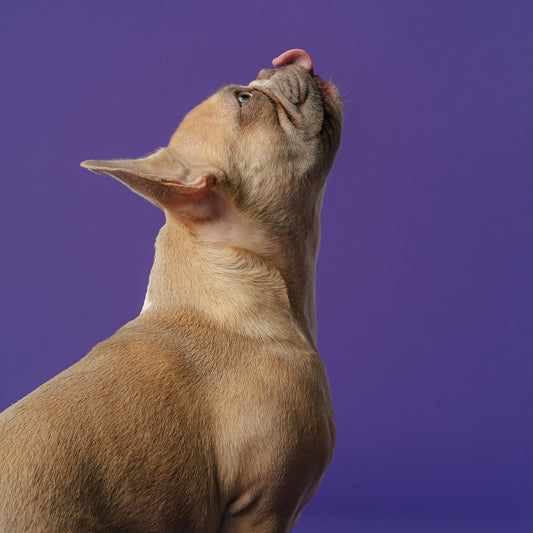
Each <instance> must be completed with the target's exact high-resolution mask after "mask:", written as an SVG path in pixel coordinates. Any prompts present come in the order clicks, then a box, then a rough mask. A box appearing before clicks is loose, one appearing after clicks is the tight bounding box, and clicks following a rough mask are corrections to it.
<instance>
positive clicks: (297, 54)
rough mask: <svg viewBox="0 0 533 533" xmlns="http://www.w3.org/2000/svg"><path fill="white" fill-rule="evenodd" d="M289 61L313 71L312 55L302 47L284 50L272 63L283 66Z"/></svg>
mask: <svg viewBox="0 0 533 533" xmlns="http://www.w3.org/2000/svg"><path fill="white" fill-rule="evenodd" d="M289 63H296V64H297V65H300V66H301V67H303V68H304V69H305V70H307V72H311V69H312V68H313V61H312V59H311V56H310V55H309V54H308V53H307V52H306V51H305V50H302V49H301V48H293V49H292V50H287V51H286V52H283V54H281V55H280V56H278V57H276V58H274V59H273V60H272V64H273V65H274V66H275V67H283V66H284V65H288V64H289Z"/></svg>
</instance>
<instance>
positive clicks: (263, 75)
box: [257, 68, 276, 80]
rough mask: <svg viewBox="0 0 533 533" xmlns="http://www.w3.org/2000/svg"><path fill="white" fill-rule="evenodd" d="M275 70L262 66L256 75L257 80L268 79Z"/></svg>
mask: <svg viewBox="0 0 533 533" xmlns="http://www.w3.org/2000/svg"><path fill="white" fill-rule="evenodd" d="M275 72H276V70H275V69H273V68H263V69H261V70H260V71H259V74H258V75H257V79H258V80H269V79H270V78H271V77H272V76H273V75H274V74H275Z"/></svg>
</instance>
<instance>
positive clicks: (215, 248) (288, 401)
mask: <svg viewBox="0 0 533 533" xmlns="http://www.w3.org/2000/svg"><path fill="white" fill-rule="evenodd" d="M273 64H274V66H276V67H282V68H277V69H271V70H268V69H263V70H261V72H260V73H259V75H258V78H257V80H255V81H253V82H251V83H250V84H249V85H248V86H236V85H230V86H227V87H224V88H222V89H220V90H219V91H218V92H217V93H215V94H214V95H213V96H211V97H210V98H209V99H207V100H206V101H205V102H203V103H202V104H200V105H199V106H198V107H196V108H195V109H193V110H192V111H191V112H190V113H189V114H188V115H187V116H186V117H185V119H184V120H183V122H182V123H181V125H180V126H179V128H178V129H177V131H176V132H175V133H174V135H173V136H172V138H171V140H170V143H169V145H168V146H167V147H166V148H163V149H161V150H159V151H157V152H156V153H154V154H152V155H150V156H148V157H144V158H142V159H131V160H129V159H127V160H111V161H94V160H91V161H85V162H84V163H82V166H83V167H85V168H87V169H89V170H91V171H93V172H97V173H99V174H105V175H108V176H111V177H113V178H116V179H118V180H120V181H121V182H123V183H124V184H125V185H127V186H128V187H129V188H130V189H132V190H133V191H135V192H136V193H138V194H140V195H141V196H143V197H144V198H146V199H147V200H149V201H150V202H152V203H154V204H155V205H157V206H159V207H160V208H161V209H162V210H163V211H164V214H165V224H164V226H163V227H162V229H161V231H160V233H159V235H158V237H157V240H156V251H155V260H154V265H153V268H152V271H151V274H150V280H149V285H148V289H147V294H146V299H145V304H144V306H143V308H142V311H141V313H140V315H139V316H138V317H137V318H135V319H134V320H132V321H131V322H129V323H127V324H126V325H125V326H123V327H122V328H121V329H119V330H118V331H117V332H116V333H115V334H114V335H113V336H112V337H110V338H109V339H107V340H105V341H103V342H101V343H100V344H98V345H97V346H96V347H95V348H94V349H93V350H92V351H91V352H90V353H89V354H88V355H87V356H86V357H84V358H83V359H81V360H80V361H79V362H78V363H76V364H75V365H73V366H72V367H70V368H68V369H67V370H65V371H64V372H62V373H61V374H59V375H58V376H56V377H55V378H53V379H51V380H50V381H49V382H47V383H45V384H44V385H42V386H41V387H39V388H38V389H37V390H35V391H34V392H32V393H31V394H29V395H28V396H26V397H25V398H23V399H22V400H20V401H19V402H17V403H15V404H14V405H12V406H11V407H10V408H8V409H7V410H6V411H4V412H3V413H2V414H1V415H0V531H2V532H17V533H18V532H32V533H37V532H57V533H59V532H60V533H66V532H88V531H110V532H111V531H112V532H119V531H123V532H142V533H147V532H183V533H209V532H213V533H229V532H247V533H250V532H258V533H260V532H269V533H272V532H287V531H290V530H291V529H292V527H293V526H294V524H295V522H296V520H297V518H298V516H299V515H300V513H301V511H302V510H303V508H304V506H305V505H306V504H307V503H308V502H309V500H310V499H311V498H312V496H313V495H314V494H315V492H316V491H317V489H318V486H319V484H320V481H321V479H322V476H323V474H324V472H325V470H326V467H327V465H328V464H329V462H330V460H331V457H332V454H333V448H334V441H335V429H334V425H333V412H332V407H331V402H330V393H329V386H328V381H327V377H326V373H325V370H324V366H323V364H322V361H321V359H320V357H319V355H318V353H317V351H316V347H315V334H316V319H315V294H314V293H315V261H316V256H317V252H318V246H319V231H320V228H319V224H320V221H319V214H320V207H321V203H322V196H323V192H324V186H325V182H326V177H327V174H328V172H329V170H330V169H331V166H332V164H333V160H334V158H335V154H336V152H337V150H338V147H339V143H340V134H341V124H342V101H341V98H340V96H339V93H338V91H337V89H336V88H335V86H334V85H332V84H331V83H328V82H324V81H323V80H322V79H321V78H320V77H318V76H315V75H314V72H313V68H312V63H311V57H310V56H309V54H308V53H307V52H305V51H303V50H288V51H287V52H285V53H284V54H282V55H281V56H279V57H278V58H276V59H275V60H274V61H273Z"/></svg>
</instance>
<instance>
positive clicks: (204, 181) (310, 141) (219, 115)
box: [82, 50, 342, 253]
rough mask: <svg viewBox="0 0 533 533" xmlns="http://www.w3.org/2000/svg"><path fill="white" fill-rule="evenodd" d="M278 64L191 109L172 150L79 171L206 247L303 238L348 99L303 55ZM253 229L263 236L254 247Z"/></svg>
mask: <svg viewBox="0 0 533 533" xmlns="http://www.w3.org/2000/svg"><path fill="white" fill-rule="evenodd" d="M274 64H275V65H277V66H283V65H285V64H286V66H284V67H283V68H279V69H271V70H267V69H263V70H262V71H261V72H260V73H259V75H258V78H257V80H255V81H253V82H251V83H250V84H249V85H247V86H236V85H230V86H226V87H223V88H222V89H220V90H219V91H218V92H216V93H215V94H214V95H213V96H211V97H210V98H208V99H207V100H206V101H204V102H203V103H201V104H200V105H199V106H197V107H196V108H195V109H193V110H192V111H191V112H190V113H189V114H188V115H187V116H186V117H185V118H184V120H183V121H182V123H181V124H180V126H179V128H178V129H177V130H176V132H175V133H174V135H173V136H172V138H171V140H170V143H169V145H168V146H167V147H166V148H162V149H160V150H158V151H157V152H155V153H154V154H152V155H150V156H148V157H144V158H141V159H123V160H110V161H96V160H90V161H85V162H83V163H82V166H83V167H85V168H88V169H89V170H92V171H94V172H97V173H100V174H105V175H108V176H112V177H114V178H117V179H118V180H120V181H122V182H123V183H125V184H126V185H127V186H129V187H130V188H131V189H133V190H134V191H135V192H137V193H138V194H140V195H141V196H143V197H145V198H146V199H148V200H149V201H151V202H152V203H154V204H156V205H158V206H159V207H161V208H163V209H164V210H165V212H166V213H167V216H168V215H172V216H175V217H177V218H179V219H180V220H181V221H182V222H183V223H185V224H187V225H188V226H189V227H190V228H191V229H192V230H193V231H195V232H196V233H197V234H198V235H199V236H200V237H201V238H203V239H205V240H208V241H213V242H219V243H221V244H227V245H233V246H244V247H246V246H252V247H254V248H255V247H259V248H260V247H261V242H260V241H262V240H265V235H266V234H268V235H269V236H270V237H272V238H267V239H266V240H268V241H270V242H272V240H275V236H276V235H280V234H287V233H291V234H294V233H296V234H298V237H297V238H298V239H301V238H305V234H306V233H309V229H310V228H309V226H310V225H311V223H310V221H311V220H314V219H315V218H316V216H317V214H318V211H319V210H320V204H321V198H322V192H323V188H324V184H325V180H326V177H327V174H328V172H329V170H330V168H331V165H332V164H333V160H334V158H335V154H336V152H337V150H338V147H339V143H340V132H341V124H342V101H341V98H340V96H339V93H338V91H337V90H336V88H335V86H334V85H332V84H331V83H327V82H324V81H322V80H321V78H320V77H318V76H315V75H314V73H313V69H312V66H311V58H310V57H309V55H308V54H307V52H304V51H303V50H290V51H288V52H285V53H284V54H282V55H281V56H279V58H277V59H276V60H274ZM250 224H251V225H253V226H254V228H255V233H258V234H261V235H260V236H259V237H258V238H256V239H253V241H254V243H253V244H251V243H250V242H249V241H250V234H251V233H250ZM241 226H242V227H241ZM241 230H242V231H241ZM252 233H254V232H252ZM295 236H296V235H293V237H295ZM244 241H246V242H244ZM254 251H256V252H258V253H261V250H260V249H259V250H254Z"/></svg>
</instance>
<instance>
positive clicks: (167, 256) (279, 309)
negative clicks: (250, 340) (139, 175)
mask: <svg viewBox="0 0 533 533" xmlns="http://www.w3.org/2000/svg"><path fill="white" fill-rule="evenodd" d="M166 218H167V220H166V223H165V225H164V226H163V227H162V228H161V230H160V232H159V235H158V236H157V239H156V244H155V258H154V264H153V267H152V270H151V272H150V279H149V283H148V289H147V292H146V298H145V302H144V305H143V308H142V310H141V315H140V316H141V317H142V318H146V319H148V318H151V317H153V318H157V317H160V318H163V317H164V319H165V320H172V317H173V316H174V317H175V316H177V315H180V316H183V315H187V314H191V313H194V314H196V315H200V316H202V317H203V318H204V319H205V320H207V321H209V322H211V323H212V324H214V325H216V327H218V328H223V329H226V330H228V331H232V332H233V333H235V334H237V335H245V336H252V337H256V338H257V337H260V338H262V339H264V340H267V339H270V340H273V339H276V340H281V339H284V338H293V337H294V335H295V333H297V335H298V336H300V337H301V336H302V335H303V337H304V338H305V339H306V341H307V342H308V343H310V344H311V345H312V346H314V343H315V332H316V318H315V307H314V280H315V272H314V260H313V259H311V260H310V258H303V257H297V260H296V261H294V260H293V261H292V262H289V261H288V260H287V258H283V257H281V258H279V257H278V258H277V260H276V261H275V262H272V261H270V260H267V259H264V258H262V257H260V256H259V255H257V254H255V253H253V252H251V251H249V250H247V249H243V248H239V247H234V246H225V245H221V244H213V243H212V242H205V240H203V239H202V238H199V235H198V234H197V233H195V232H194V231H192V230H191V229H190V228H189V227H187V226H186V225H185V224H183V223H182V222H181V221H179V220H177V219H175V218H174V217H172V216H169V215H168V214H167V217H166ZM210 234H211V235H212V234H213V233H212V232H211V233H210ZM297 255H301V254H297ZM293 259H294V258H293ZM302 295H303V297H302ZM298 296H299V297H298Z"/></svg>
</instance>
